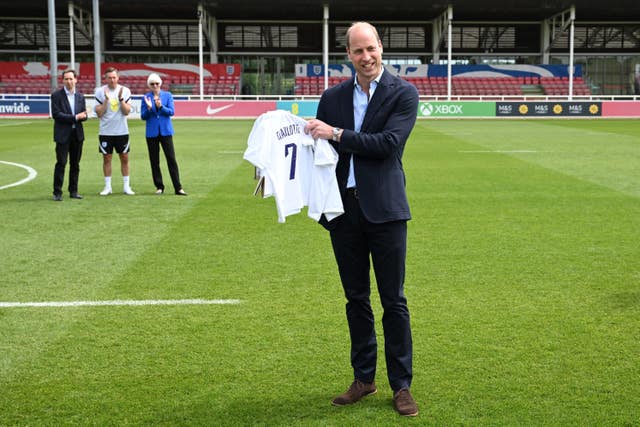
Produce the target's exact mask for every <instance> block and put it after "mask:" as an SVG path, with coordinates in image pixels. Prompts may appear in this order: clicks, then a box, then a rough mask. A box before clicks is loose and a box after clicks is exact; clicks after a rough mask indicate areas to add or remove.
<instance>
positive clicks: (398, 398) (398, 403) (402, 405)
mask: <svg viewBox="0 0 640 427" xmlns="http://www.w3.org/2000/svg"><path fill="white" fill-rule="evenodd" d="M393 407H394V408H395V409H396V411H398V413H399V414H400V415H402V416H405V417H415V416H416V415H418V405H417V404H416V401H415V400H413V397H411V392H409V389H406V388H403V389H402V390H398V391H396V392H395V394H394V395H393Z"/></svg>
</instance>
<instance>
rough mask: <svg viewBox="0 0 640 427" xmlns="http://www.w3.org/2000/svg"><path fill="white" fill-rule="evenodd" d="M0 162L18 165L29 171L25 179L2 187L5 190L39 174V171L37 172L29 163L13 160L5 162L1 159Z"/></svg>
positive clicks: (0, 188)
mask: <svg viewBox="0 0 640 427" xmlns="http://www.w3.org/2000/svg"><path fill="white" fill-rule="evenodd" d="M0 163H4V164H5V165H11V166H17V167H19V168H22V169H26V171H27V172H29V175H28V176H27V177H26V178H25V179H21V180H20V181H16V182H14V183H11V184H7V185H3V186H1V187H0V190H4V189H5V188H9V187H16V186H18V185H21V184H24V183H25V182H29V181H31V180H32V179H35V177H36V176H38V172H36V170H35V169H34V168H32V167H29V166H27V165H21V164H20V163H13V162H5V161H4V160H0Z"/></svg>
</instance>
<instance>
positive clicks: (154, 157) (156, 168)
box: [147, 135, 182, 192]
mask: <svg viewBox="0 0 640 427" xmlns="http://www.w3.org/2000/svg"><path fill="white" fill-rule="evenodd" d="M160 146H162V151H164V156H165V157H166V159H167V167H168V168H169V175H170V176H171V182H172V183H173V189H174V190H175V191H176V192H178V190H180V189H182V184H180V171H179V170H178V162H177V161H176V153H175V150H174V148H173V136H171V135H168V136H156V137H153V138H150V137H147V148H148V149H149V162H150V163H151V175H152V176H153V184H154V185H155V186H156V188H159V189H161V190H164V183H163V182H162V172H161V171H160Z"/></svg>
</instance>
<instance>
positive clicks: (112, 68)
mask: <svg viewBox="0 0 640 427" xmlns="http://www.w3.org/2000/svg"><path fill="white" fill-rule="evenodd" d="M113 72H115V73H116V74H118V69H117V68H116V67H108V68H107V69H106V70H104V75H105V76H106V75H107V74H109V73H113Z"/></svg>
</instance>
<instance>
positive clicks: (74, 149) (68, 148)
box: [53, 132, 82, 195]
mask: <svg viewBox="0 0 640 427" xmlns="http://www.w3.org/2000/svg"><path fill="white" fill-rule="evenodd" d="M67 157H68V158H69V193H77V192H78V176H79V175H80V158H81V157H82V141H78V139H77V138H76V135H75V132H72V133H71V137H70V139H69V142H67V143H59V142H57V143H56V166H55V168H54V169H53V194H55V195H62V183H63V182H64V169H65V167H66V166H67Z"/></svg>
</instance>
